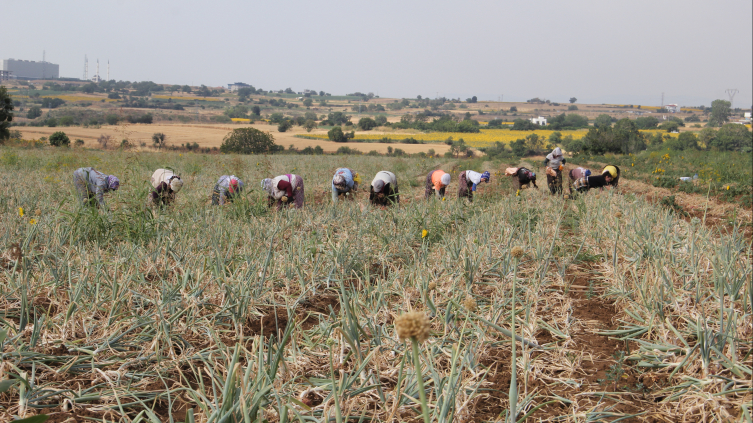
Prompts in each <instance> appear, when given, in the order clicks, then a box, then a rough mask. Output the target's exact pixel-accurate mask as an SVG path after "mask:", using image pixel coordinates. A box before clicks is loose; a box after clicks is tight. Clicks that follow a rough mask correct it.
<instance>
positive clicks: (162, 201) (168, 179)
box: [149, 169, 183, 206]
mask: <svg viewBox="0 0 753 423" xmlns="http://www.w3.org/2000/svg"><path fill="white" fill-rule="evenodd" d="M151 182H152V187H154V190H153V191H152V192H151V193H150V194H149V201H150V202H151V204H153V205H165V206H167V205H170V204H171V203H172V202H173V201H175V194H177V193H178V191H180V190H181V188H183V180H182V179H180V176H178V175H176V174H175V173H173V171H172V170H169V169H157V170H155V171H154V173H153V174H152V179H151Z"/></svg>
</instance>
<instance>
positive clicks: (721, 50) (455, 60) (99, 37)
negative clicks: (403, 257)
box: [0, 0, 753, 108]
mask: <svg viewBox="0 0 753 423" xmlns="http://www.w3.org/2000/svg"><path fill="white" fill-rule="evenodd" d="M1 1H2V21H3V25H2V28H3V30H4V31H5V32H6V33H8V34H10V36H8V35H6V36H4V37H3V38H4V42H3V43H0V59H8V58H14V59H26V60H41V59H42V51H43V50H44V51H45V52H46V58H47V61H49V62H52V63H56V64H59V65H60V76H62V77H78V78H81V77H82V76H83V71H84V55H86V56H88V58H89V75H90V76H91V75H93V74H94V72H95V66H96V60H97V59H99V61H100V75H101V76H102V77H106V73H107V72H106V63H107V61H108V60H109V61H110V67H111V70H110V76H111V78H112V79H116V80H128V81H145V80H149V81H154V82H157V83H163V84H168V83H169V84H181V85H183V84H189V85H200V84H204V85H207V86H214V87H217V86H225V87H226V86H227V84H229V83H233V82H245V83H247V84H251V85H253V86H254V87H256V88H263V89H265V90H279V89H285V88H288V87H290V88H292V89H293V90H294V91H303V90H304V89H313V90H316V91H325V92H328V93H331V94H333V95H343V94H346V93H352V92H356V91H360V92H363V93H367V92H373V93H375V94H376V95H379V96H381V97H395V98H401V97H405V98H415V97H416V96H417V95H422V96H423V97H431V98H434V97H436V96H439V97H447V98H458V97H459V98H461V99H466V98H468V97H471V96H474V95H475V96H477V97H478V99H479V100H499V99H500V98H501V99H502V100H503V101H525V100H528V99H530V98H534V97H539V98H542V99H548V100H551V101H553V102H566V101H568V99H569V98H570V97H576V98H577V99H578V102H579V103H613V104H636V105H637V104H642V105H660V104H661V101H662V93H664V103H665V104H670V103H678V104H680V105H685V106H699V105H706V106H709V105H710V104H711V102H712V101H713V100H715V99H719V98H724V99H728V96H727V94H726V92H725V90H727V89H737V90H738V91H739V92H738V93H737V94H736V96H735V98H734V106H735V107H743V108H750V107H751V104H753V2H752V1H751V0H716V1H708V0H703V1H699V0H682V1H675V0H666V1H665V0H658V1H656V0H650V1H645V0H630V1H623V0H607V1H605V0H598V1H596V0H593V1H585V0H568V1H566V2H563V1H546V0H544V1H535V2H533V1H515V2H513V1H501V0H497V1H486V0H470V1H462V2H461V1H445V0H431V1H428V0H414V1H411V0H382V1H370V2H367V1H359V0H353V1H335V0H321V1H316V0H304V1H287V0H277V1H266V2H260V1H228V0H213V1H209V2H208V1H194V0H97V1H89V0H69V1H59V0H55V1H51V0H23V1H20V0H1Z"/></svg>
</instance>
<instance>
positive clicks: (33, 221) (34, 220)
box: [29, 219, 37, 225]
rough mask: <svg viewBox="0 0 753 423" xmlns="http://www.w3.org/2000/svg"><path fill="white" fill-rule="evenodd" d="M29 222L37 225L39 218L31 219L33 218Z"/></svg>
mask: <svg viewBox="0 0 753 423" xmlns="http://www.w3.org/2000/svg"><path fill="white" fill-rule="evenodd" d="M29 223H30V224H32V225H36V224H37V219H31V220H29Z"/></svg>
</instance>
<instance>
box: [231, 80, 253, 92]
mask: <svg viewBox="0 0 753 423" xmlns="http://www.w3.org/2000/svg"><path fill="white" fill-rule="evenodd" d="M241 88H251V86H250V85H248V84H245V83H243V82H236V83H235V84H227V89H228V90H230V91H238V90H240V89H241Z"/></svg>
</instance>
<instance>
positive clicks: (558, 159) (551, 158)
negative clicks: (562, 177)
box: [544, 147, 567, 170]
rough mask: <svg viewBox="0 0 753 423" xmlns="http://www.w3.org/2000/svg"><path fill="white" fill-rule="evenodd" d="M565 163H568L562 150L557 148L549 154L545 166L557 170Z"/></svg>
mask: <svg viewBox="0 0 753 423" xmlns="http://www.w3.org/2000/svg"><path fill="white" fill-rule="evenodd" d="M564 163H567V161H566V160H565V157H564V156H563V155H562V149H560V148H559V147H557V148H555V149H554V151H552V152H551V153H549V154H547V156H546V159H544V165H546V166H548V167H551V168H552V169H555V170H556V169H559V167H560V165H561V164H564Z"/></svg>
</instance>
